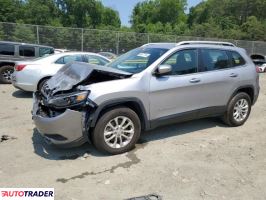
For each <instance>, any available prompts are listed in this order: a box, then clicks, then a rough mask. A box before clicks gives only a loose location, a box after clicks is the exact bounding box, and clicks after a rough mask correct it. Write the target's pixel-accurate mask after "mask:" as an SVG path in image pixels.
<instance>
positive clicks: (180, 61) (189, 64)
mask: <svg viewBox="0 0 266 200" xmlns="http://www.w3.org/2000/svg"><path fill="white" fill-rule="evenodd" d="M197 55H198V53H197V50H196V49H188V50H181V51H178V52H176V53H175V54H173V55H172V56H170V57H169V58H168V59H167V60H165V61H164V62H163V63H162V64H166V65H171V66H172V75H184V74H191V73H195V72H197V71H198V64H197V63H198V62H197V60H198V59H197V58H198V56H197Z"/></svg>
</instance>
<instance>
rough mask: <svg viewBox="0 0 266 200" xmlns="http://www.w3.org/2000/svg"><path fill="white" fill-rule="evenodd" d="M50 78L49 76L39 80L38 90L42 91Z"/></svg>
mask: <svg viewBox="0 0 266 200" xmlns="http://www.w3.org/2000/svg"><path fill="white" fill-rule="evenodd" d="M48 80H49V78H44V79H42V80H41V81H39V83H38V86H37V90H38V91H41V89H42V86H43V85H44V84H45V83H46V82H47V81H48Z"/></svg>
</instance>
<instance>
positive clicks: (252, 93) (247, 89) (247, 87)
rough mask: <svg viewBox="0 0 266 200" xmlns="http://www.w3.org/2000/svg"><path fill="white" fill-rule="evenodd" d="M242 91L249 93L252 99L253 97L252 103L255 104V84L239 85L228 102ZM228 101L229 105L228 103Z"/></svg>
mask: <svg viewBox="0 0 266 200" xmlns="http://www.w3.org/2000/svg"><path fill="white" fill-rule="evenodd" d="M240 92H245V93H247V94H248V95H249V97H250V99H251V103H252V104H254V103H255V102H254V101H255V90H254V86H253V85H245V86H241V87H238V88H237V89H235V91H234V92H233V94H232V95H231V97H230V99H229V100H228V103H229V102H230V100H231V99H232V98H233V97H234V96H235V95H236V94H237V93H240ZM228 103H227V105H228Z"/></svg>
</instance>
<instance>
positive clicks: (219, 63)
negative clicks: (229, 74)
mask: <svg viewBox="0 0 266 200" xmlns="http://www.w3.org/2000/svg"><path fill="white" fill-rule="evenodd" d="M201 55H202V60H203V67H204V71H213V70H219V69H226V68H229V67H231V64H230V60H229V57H228V55H227V53H226V51H224V50H218V49H202V50H201Z"/></svg>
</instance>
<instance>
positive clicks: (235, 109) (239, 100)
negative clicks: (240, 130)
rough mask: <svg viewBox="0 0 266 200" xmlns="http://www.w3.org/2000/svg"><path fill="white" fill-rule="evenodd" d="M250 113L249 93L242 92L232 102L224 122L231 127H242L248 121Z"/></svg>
mask: <svg viewBox="0 0 266 200" xmlns="http://www.w3.org/2000/svg"><path fill="white" fill-rule="evenodd" d="M250 111H251V99H250V96H249V95H248V94H247V93H244V92H240V93H238V94H236V95H235V96H234V97H233V98H232V99H231V100H230V102H229V104H228V107H227V112H226V113H225V114H224V116H223V120H224V122H225V123H226V124H227V125H229V126H241V125H243V124H244V123H245V122H246V121H247V119H248V117H249V114H250Z"/></svg>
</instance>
